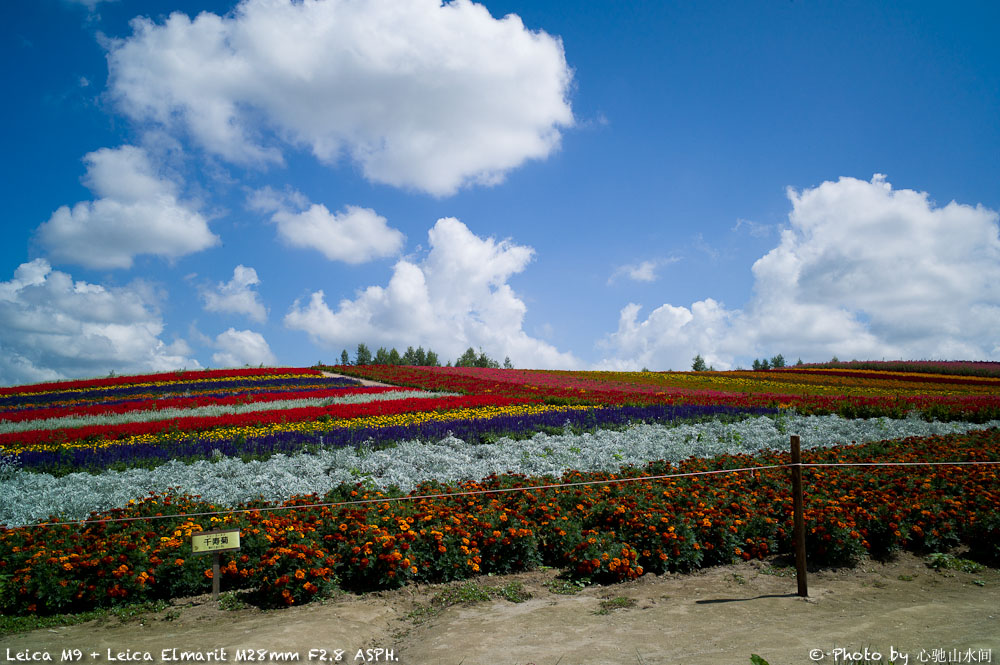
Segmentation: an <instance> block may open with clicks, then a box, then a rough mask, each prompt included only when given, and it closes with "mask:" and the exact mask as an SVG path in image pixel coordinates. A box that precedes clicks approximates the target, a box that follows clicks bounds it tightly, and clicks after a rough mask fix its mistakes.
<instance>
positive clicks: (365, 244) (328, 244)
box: [271, 204, 404, 264]
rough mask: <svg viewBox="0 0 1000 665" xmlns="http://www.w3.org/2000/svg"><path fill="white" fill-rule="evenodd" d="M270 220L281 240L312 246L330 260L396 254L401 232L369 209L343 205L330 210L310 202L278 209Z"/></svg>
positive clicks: (351, 260)
mask: <svg viewBox="0 0 1000 665" xmlns="http://www.w3.org/2000/svg"><path fill="white" fill-rule="evenodd" d="M271 219H272V220H273V221H274V222H275V223H276V224H277V225H278V235H280V236H281V238H282V239H283V240H284V241H285V242H287V243H288V244H290V245H292V246H295V247H305V248H307V249H315V250H317V251H319V252H322V253H323V256H325V257H326V258H328V259H330V260H331V261H343V262H345V263H352V264H357V263H364V262H365V261H370V260H372V259H376V258H381V257H385V256H392V255H393V254H397V253H398V252H399V250H400V249H402V247H403V239H404V236H403V234H402V233H400V232H399V231H398V230H396V229H393V228H390V227H389V225H388V224H387V223H386V219H385V217H382V216H381V215H378V214H376V213H375V211H374V210H372V209H371V208H359V207H358V206H346V207H345V208H344V209H343V210H342V211H341V212H339V213H331V212H330V211H329V210H328V209H327V207H326V206H324V205H319V204H313V205H311V206H310V207H309V208H308V209H307V210H304V211H302V212H291V211H289V210H279V211H278V212H276V213H274V216H273V217H272V218H271Z"/></svg>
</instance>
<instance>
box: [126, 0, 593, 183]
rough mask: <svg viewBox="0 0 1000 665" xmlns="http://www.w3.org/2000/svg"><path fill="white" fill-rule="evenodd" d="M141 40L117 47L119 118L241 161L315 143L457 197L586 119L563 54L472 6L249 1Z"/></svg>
mask: <svg viewBox="0 0 1000 665" xmlns="http://www.w3.org/2000/svg"><path fill="white" fill-rule="evenodd" d="M132 29H133V34H132V35H131V36H130V37H129V38H127V39H123V40H117V41H114V42H111V43H110V45H109V53H108V64H109V69H110V89H111V93H112V94H113V96H114V97H115V99H116V100H117V102H118V104H119V106H120V108H121V109H122V110H123V111H124V112H125V113H126V114H128V115H129V116H130V117H132V118H133V119H135V120H138V121H143V122H152V123H156V124H159V125H164V126H171V127H173V126H177V127H179V128H181V129H183V130H185V131H186V132H188V133H189V134H190V135H191V136H192V137H193V138H194V139H195V140H197V141H198V142H199V144H200V145H202V146H203V147H204V148H205V149H206V150H208V151H210V152H212V153H215V154H218V155H220V156H222V157H223V158H224V159H227V160H230V161H232V162H234V163H256V164H267V163H281V162H282V161H283V154H282V150H283V149H284V148H285V147H287V146H294V147H299V146H303V147H306V148H308V149H309V150H311V151H312V153H313V154H314V155H315V156H316V157H317V158H318V159H319V160H321V161H323V162H325V163H327V164H331V165H332V164H335V163H337V162H338V161H340V160H341V159H342V158H347V159H350V160H351V161H353V162H354V163H355V164H357V165H358V166H359V167H360V169H361V171H362V172H363V173H364V175H365V177H367V178H368V179H369V180H372V181H374V182H380V183H386V184H390V185H394V186H399V187H407V188H415V189H419V190H422V191H426V192H429V193H432V194H434V195H447V194H451V193H453V192H455V191H456V190H457V189H458V188H459V187H461V186H463V185H466V184H470V183H485V184H492V183H495V182H498V181H500V180H502V179H503V177H504V175H505V174H506V173H507V172H508V171H509V170H511V169H513V168H516V167H517V166H519V165H521V164H522V163H524V162H525V161H526V160H529V159H543V158H545V157H546V156H548V155H549V154H550V153H551V152H552V151H553V150H554V149H556V148H557V147H558V144H559V141H560V129H561V128H563V127H568V126H571V125H572V124H573V122H574V120H573V114H572V110H571V107H570V103H569V101H568V99H567V97H568V93H569V88H570V85H571V81H572V71H571V70H570V68H569V67H568V65H567V63H566V58H565V54H564V51H563V46H562V42H561V41H560V40H559V39H558V38H556V37H552V36H550V35H548V34H546V33H545V32H541V31H532V30H529V29H527V28H526V27H525V26H524V24H523V23H522V22H521V19H520V18H519V17H517V16H516V15H513V14H512V15H508V16H506V17H504V18H502V19H495V18H493V17H492V16H491V15H490V13H489V11H488V10H487V9H486V8H485V7H484V6H482V5H479V4H475V3H473V2H470V1H469V0H454V1H453V2H448V3H442V2H440V0H411V1H409V2H351V1H350V0H327V1H326V2H315V1H314V0H306V1H305V2H291V1H290V0H243V1H242V2H240V4H239V5H238V6H237V7H236V8H235V9H234V10H233V11H232V12H230V13H228V14H226V15H224V16H218V15H216V14H213V13H211V12H202V13H201V14H199V15H198V16H197V17H196V18H194V19H193V20H192V19H190V18H189V17H188V16H186V15H184V14H181V13H174V14H171V15H170V17H169V18H167V19H166V21H164V22H163V23H162V24H156V23H154V22H153V21H151V20H149V19H147V18H136V19H134V20H133V21H132Z"/></svg>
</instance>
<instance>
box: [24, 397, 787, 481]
mask: <svg viewBox="0 0 1000 665" xmlns="http://www.w3.org/2000/svg"><path fill="white" fill-rule="evenodd" d="M777 412H778V409H769V408H761V407H753V408H740V407H731V406H714V405H667V404H653V405H644V406H610V407H603V408H597V409H592V410H587V411H557V412H548V413H541V414H536V415H503V416H494V417H492V418H483V419H472V420H449V421H430V422H425V423H419V424H413V425H394V426H389V427H359V428H356V429H349V428H337V429H333V430H329V431H327V432H323V433H321V434H320V433H314V432H313V433H304V432H294V431H293V432H278V433H274V434H268V435H265V436H260V437H253V438H249V439H248V438H243V437H239V436H236V437H233V438H231V439H223V440H219V439H208V438H205V439H201V438H192V439H186V440H180V441H165V442H163V443H162V444H132V445H127V444H118V445H110V446H106V447H102V448H96V449H89V448H65V449H62V450H58V451H42V450H39V451H25V452H23V453H21V454H20V455H19V456H18V459H19V461H20V464H21V467H22V468H23V469H26V470H33V471H47V472H50V473H55V474H63V473H69V472H72V471H83V470H85V471H91V472H100V471H103V470H105V469H108V468H123V467H133V466H157V465H159V464H162V463H165V462H168V461H170V460H173V459H182V460H183V459H204V458H208V457H211V456H212V455H213V454H215V451H218V452H220V453H222V454H223V455H226V456H230V457H242V456H253V457H257V456H260V457H266V456H269V455H273V454H276V453H286V454H287V453H296V452H300V451H302V450H308V449H309V448H311V447H314V446H322V447H325V448H338V447H344V446H351V447H357V446H360V445H362V444H364V443H366V442H370V443H371V444H374V445H376V446H382V445H387V444H390V443H393V442H396V441H404V440H410V439H422V440H432V441H436V440H440V439H442V438H444V437H446V436H448V435H449V434H451V435H453V436H455V437H458V438H460V439H462V440H464V441H467V442H472V443H488V442H490V441H492V440H495V439H496V438H497V437H499V436H510V435H513V436H526V435H528V436H530V435H531V434H533V433H535V432H538V431H544V430H547V429H561V428H563V427H564V426H565V425H566V424H567V423H568V424H569V425H570V426H571V427H574V428H582V429H592V428H601V427H615V426H622V425H627V424H630V423H635V422H647V423H649V422H671V421H676V420H692V419H702V418H716V417H719V416H734V417H735V416H740V417H742V416H759V415H764V414H773V413H777Z"/></svg>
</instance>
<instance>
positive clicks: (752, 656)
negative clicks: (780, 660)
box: [750, 653, 771, 665]
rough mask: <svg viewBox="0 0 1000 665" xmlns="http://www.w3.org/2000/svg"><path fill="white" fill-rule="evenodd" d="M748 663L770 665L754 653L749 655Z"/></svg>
mask: <svg viewBox="0 0 1000 665" xmlns="http://www.w3.org/2000/svg"><path fill="white" fill-rule="evenodd" d="M750 662H751V663H753V665H771V664H770V663H768V662H767V661H766V660H764V659H763V658H761V657H760V656H758V655H757V654H755V653H752V654H750Z"/></svg>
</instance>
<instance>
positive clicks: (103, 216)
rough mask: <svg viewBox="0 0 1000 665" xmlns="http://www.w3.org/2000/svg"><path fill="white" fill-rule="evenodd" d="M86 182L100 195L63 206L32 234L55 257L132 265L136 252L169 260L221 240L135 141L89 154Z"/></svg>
mask: <svg viewBox="0 0 1000 665" xmlns="http://www.w3.org/2000/svg"><path fill="white" fill-rule="evenodd" d="M84 161H86V162H87V176H86V178H85V179H84V182H85V183H86V185H87V186H88V187H89V188H90V189H91V190H92V191H93V192H94V193H95V194H96V195H97V196H98V197H100V198H98V199H97V200H96V201H82V202H80V203H77V204H76V205H75V206H73V207H72V208H70V207H68V206H62V207H61V208H59V209H58V210H56V211H55V212H54V213H53V214H52V217H51V218H49V220H48V221H47V222H45V223H43V224H42V225H41V226H39V227H38V230H37V232H36V237H37V239H38V241H39V242H40V243H41V245H42V246H43V247H45V249H46V250H48V254H49V256H50V257H51V259H52V260H53V261H57V262H61V263H73V264H76V265H81V266H86V267H88V268H98V269H109V268H130V267H132V261H133V259H134V258H135V256H136V255H138V254H152V255H155V256H162V257H165V258H167V259H170V260H173V259H176V258H178V257H181V256H184V255H185V254H190V253H192V252H198V251H201V250H203V249H207V248H208V247H212V246H214V245H216V244H218V243H219V238H218V237H217V236H215V235H214V234H213V233H212V232H211V231H210V230H209V228H208V223H207V222H206V221H205V218H204V217H202V216H201V214H199V213H198V212H197V211H196V210H194V209H193V208H191V207H190V206H189V205H186V204H184V203H182V202H180V201H179V200H178V199H177V192H176V185H175V184H174V183H172V182H171V181H169V180H167V179H164V178H161V177H159V176H157V174H156V173H155V172H154V169H153V167H152V164H151V163H150V161H149V158H148V156H147V155H146V152H145V151H144V150H143V149H141V148H137V147H135V146H129V145H125V146H121V147H120V148H115V149H111V148H102V149H100V150H97V151H96V152H92V153H89V154H88V155H87V156H86V157H85V158H84Z"/></svg>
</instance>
